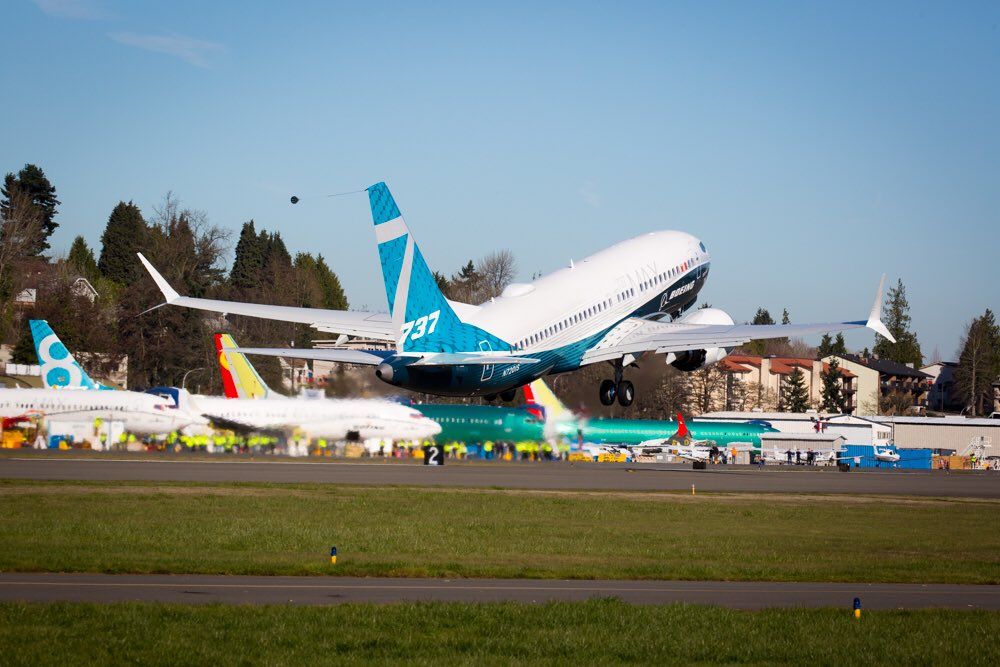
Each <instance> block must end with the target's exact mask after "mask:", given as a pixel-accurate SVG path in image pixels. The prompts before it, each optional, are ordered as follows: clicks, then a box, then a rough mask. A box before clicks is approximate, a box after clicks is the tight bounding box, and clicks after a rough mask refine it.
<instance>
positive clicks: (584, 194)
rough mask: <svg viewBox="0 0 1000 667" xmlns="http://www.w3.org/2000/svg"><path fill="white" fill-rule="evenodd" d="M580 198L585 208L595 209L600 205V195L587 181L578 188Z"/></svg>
mask: <svg viewBox="0 0 1000 667" xmlns="http://www.w3.org/2000/svg"><path fill="white" fill-rule="evenodd" d="M580 198H581V199H583V203H584V204H586V205H587V206H591V207H593V208H597V207H598V206H600V205H601V195H599V194H597V192H595V191H594V184H593V183H592V182H591V181H587V182H586V183H584V184H583V185H582V186H581V187H580Z"/></svg>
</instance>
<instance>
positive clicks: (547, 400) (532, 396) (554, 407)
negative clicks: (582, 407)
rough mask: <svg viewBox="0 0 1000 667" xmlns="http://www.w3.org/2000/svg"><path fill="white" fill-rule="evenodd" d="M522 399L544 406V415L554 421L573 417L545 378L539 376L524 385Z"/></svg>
mask: <svg viewBox="0 0 1000 667" xmlns="http://www.w3.org/2000/svg"><path fill="white" fill-rule="evenodd" d="M524 399H525V400H526V401H527V402H528V403H537V404H538V405H540V406H542V407H543V408H545V416H546V417H547V418H548V419H549V420H551V421H554V422H564V421H569V420H571V419H573V413H572V412H570V411H569V409H567V408H566V406H565V405H563V402H562V401H560V400H559V397H558V396H556V395H555V392H553V391H552V390H551V389H549V385H547V384H545V380H543V379H541V378H539V379H537V380H535V381H534V382H532V383H531V384H526V385H524Z"/></svg>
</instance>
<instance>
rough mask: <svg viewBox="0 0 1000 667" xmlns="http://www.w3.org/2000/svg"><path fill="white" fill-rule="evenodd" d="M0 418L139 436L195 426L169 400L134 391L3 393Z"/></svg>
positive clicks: (29, 390)
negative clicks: (110, 428)
mask: <svg viewBox="0 0 1000 667" xmlns="http://www.w3.org/2000/svg"><path fill="white" fill-rule="evenodd" d="M0 417H3V418H4V419H9V420H12V419H14V418H19V417H20V418H23V420H27V419H30V418H32V417H42V418H45V419H47V420H51V421H72V422H91V421H94V420H95V419H102V420H104V421H109V422H110V421H118V422H122V423H123V424H124V426H125V430H126V431H129V432H131V433H137V434H140V435H154V434H158V433H169V432H170V431H176V430H180V429H183V428H184V427H186V426H188V425H189V424H191V423H192V418H191V416H190V415H188V414H185V413H184V412H183V411H181V410H178V409H177V408H176V407H175V405H174V404H173V403H172V402H171V401H168V400H166V399H163V398H161V397H159V396H152V395H150V394H142V393H139V392H135V391H124V390H123V391H96V390H95V391H89V390H80V391H74V390H72V389H0Z"/></svg>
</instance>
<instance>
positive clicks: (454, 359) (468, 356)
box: [410, 352, 541, 366]
mask: <svg viewBox="0 0 1000 667" xmlns="http://www.w3.org/2000/svg"><path fill="white" fill-rule="evenodd" d="M539 361H541V360H540V359H534V358H532V357H511V356H504V355H500V354H477V353H475V352H441V353H438V354H428V355H427V356H426V357H421V358H420V360H419V361H415V362H413V363H412V364H410V365H411V366H466V365H479V366H492V365H493V364H537V363H538V362H539Z"/></svg>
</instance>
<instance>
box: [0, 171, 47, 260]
mask: <svg viewBox="0 0 1000 667" xmlns="http://www.w3.org/2000/svg"><path fill="white" fill-rule="evenodd" d="M15 191H19V192H22V193H24V194H25V195H27V197H28V200H29V202H30V203H29V204H28V205H29V206H32V207H33V208H35V209H36V210H37V211H38V213H39V214H40V217H41V221H42V234H41V236H40V237H39V238H38V240H37V242H36V244H35V247H33V248H29V249H28V253H27V254H28V255H30V256H37V255H41V254H42V253H43V252H45V251H46V250H48V249H49V243H48V240H49V237H50V236H52V232H54V231H55V230H56V227H58V226H59V223H58V222H56V221H55V217H56V212H57V211H58V206H59V204H60V201H59V200H58V199H56V189H55V187H54V186H53V185H52V183H50V182H49V179H48V178H46V176H45V172H43V171H42V170H41V169H40V168H39V167H36V166H35V165H33V164H26V165H24V168H23V169H21V171H19V172H17V175H16V176H15V175H14V174H10V173H9V174H7V175H6V176H5V177H4V181H3V187H2V188H0V194H2V195H3V199H2V200H0V212H2V214H3V217H5V218H7V217H10V216H11V215H17V212H16V211H13V210H11V209H12V206H13V198H14V194H15Z"/></svg>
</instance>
